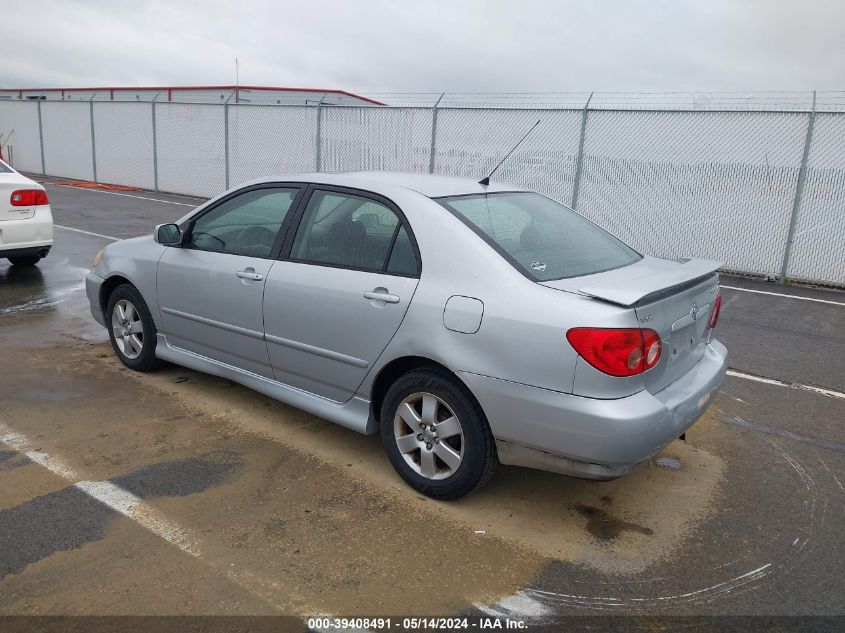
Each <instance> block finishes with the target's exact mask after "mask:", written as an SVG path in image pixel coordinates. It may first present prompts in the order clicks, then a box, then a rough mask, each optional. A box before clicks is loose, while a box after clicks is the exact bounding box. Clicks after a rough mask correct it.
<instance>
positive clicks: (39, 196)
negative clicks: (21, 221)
mask: <svg viewBox="0 0 845 633" xmlns="http://www.w3.org/2000/svg"><path fill="white" fill-rule="evenodd" d="M9 202H10V203H11V204H12V206H13V207H34V206H36V205H39V204H50V201H49V200H47V192H46V191H44V190H43V189H18V190H17V191H13V192H12V195H11V197H10V198H9Z"/></svg>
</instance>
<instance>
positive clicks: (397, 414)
mask: <svg viewBox="0 0 845 633" xmlns="http://www.w3.org/2000/svg"><path fill="white" fill-rule="evenodd" d="M381 440H382V444H383V445H384V449H385V451H386V452H387V456H388V458H389V459H390V462H391V464H393V467H394V468H395V469H396V472H398V473H399V476H400V477H402V479H404V480H405V482H406V483H407V484H408V485H410V486H411V487H412V488H414V489H415V490H417V491H419V492H421V493H422V494H424V495H426V496H429V497H432V498H434V499H458V498H459V497H463V496H464V495H466V494H469V493H470V492H472V491H473V490H475V489H476V488H479V487H480V486H482V485H484V484H485V483H486V482H487V480H488V479H490V477H491V476H492V475H493V471H494V470H495V467H496V464H497V462H498V459H497V458H496V444H495V441H494V440H493V434H492V433H491V432H490V427H489V425H488V424H487V418H486V416H485V415H484V411H482V410H481V406H480V405H479V404H478V402H477V401H476V399H475V398H474V397H473V396H472V394H471V393H470V392H469V390H468V389H467V388H466V387H465V386H464V384H463V383H461V382H460V381H459V380H458V379H457V378H455V377H454V376H453V375H451V374H450V373H448V372H446V371H444V370H442V369H437V368H433V367H432V368H424V369H417V370H414V371H411V372H409V373H407V374H405V375H404V376H401V377H400V378H399V379H398V380H397V381H396V382H395V383H393V385H392V386H391V387H390V389H388V391H387V394H386V395H385V397H384V402H383V404H382V408H381Z"/></svg>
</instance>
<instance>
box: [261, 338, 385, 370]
mask: <svg viewBox="0 0 845 633" xmlns="http://www.w3.org/2000/svg"><path fill="white" fill-rule="evenodd" d="M264 338H265V340H266V341H267V342H268V343H275V344H276V345H281V346H282V347H289V348H291V349H295V350H298V351H300V352H307V353H309V354H314V355H316V356H322V357H324V358H328V359H330V360H335V361H337V362H339V363H344V364H345V365H352V366H353V367H358V368H360V369H366V368H367V367H369V366H370V364H369V363H368V362H367V361H365V360H364V359H362V358H355V357H354V356H347V355H346V354H341V353H340V352H333V351H332V350H330V349H324V348H322V347H316V346H314V345H308V344H307V343H300V342H299V341H291V340H290V339H286V338H282V337H281V336H273V335H272V334H266V335H265V337H264Z"/></svg>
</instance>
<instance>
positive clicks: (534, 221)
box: [438, 193, 641, 281]
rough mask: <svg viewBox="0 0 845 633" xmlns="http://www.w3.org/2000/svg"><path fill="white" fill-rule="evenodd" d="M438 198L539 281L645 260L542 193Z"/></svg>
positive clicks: (599, 270)
mask: <svg viewBox="0 0 845 633" xmlns="http://www.w3.org/2000/svg"><path fill="white" fill-rule="evenodd" d="M438 202H439V203H440V204H442V205H443V206H444V207H446V208H447V209H448V210H450V211H451V212H452V213H454V214H455V215H457V216H458V217H459V218H460V219H461V220H463V221H464V223H466V224H467V225H469V227H470V228H472V229H473V230H474V231H475V232H476V233H478V234H479V235H480V236H481V237H482V238H484V239H485V241H487V242H488V243H489V244H490V245H491V246H493V248H495V249H496V250H497V251H498V252H499V253H500V254H501V255H502V256H503V257H505V259H507V260H508V261H510V262H511V264H513V265H514V266H516V267H517V268H518V269H519V270H521V271H522V272H524V273H526V274H527V275H528V276H529V277H531V278H533V279H535V280H537V281H550V280H552V279H564V278H566V277H579V276H581V275H590V274H593V273H599V272H602V271H605V270H611V269H613V268H621V267H622V266H627V265H629V264H632V263H634V262H635V261H637V260H639V259H641V256H640V255H639V253H637V252H636V251H635V250H633V249H632V248H630V247H628V246H626V245H625V244H623V243H622V242H620V241H619V240H618V239H616V238H615V237H613V236H612V235H610V233H608V232H606V231H605V230H603V229H601V228H599V227H598V226H596V225H595V224H593V223H592V222H590V221H589V220H587V219H586V218H584V217H582V216H580V215H578V214H577V213H576V212H575V211H573V210H572V209H569V208H567V207H564V206H563V205H561V204H558V203H557V202H555V201H554V200H552V199H550V198H547V197H545V196H542V195H540V194H539V193H491V194H486V195H485V194H480V195H477V196H476V195H473V196H454V197H450V198H439V199H438Z"/></svg>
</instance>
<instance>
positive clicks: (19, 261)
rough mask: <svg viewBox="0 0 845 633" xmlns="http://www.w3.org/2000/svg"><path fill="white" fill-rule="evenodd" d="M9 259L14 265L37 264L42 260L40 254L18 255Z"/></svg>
mask: <svg viewBox="0 0 845 633" xmlns="http://www.w3.org/2000/svg"><path fill="white" fill-rule="evenodd" d="M8 259H9V263H10V264H12V266H35V264H37V263H38V262H39V261H41V257H40V256H39V255H17V256H15V257H9V258H8Z"/></svg>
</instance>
